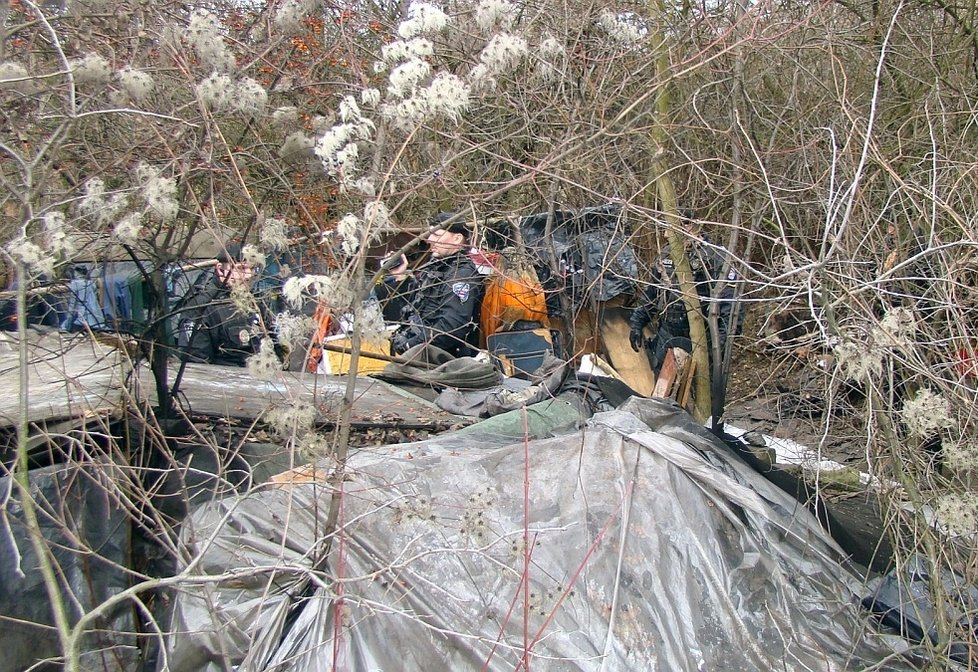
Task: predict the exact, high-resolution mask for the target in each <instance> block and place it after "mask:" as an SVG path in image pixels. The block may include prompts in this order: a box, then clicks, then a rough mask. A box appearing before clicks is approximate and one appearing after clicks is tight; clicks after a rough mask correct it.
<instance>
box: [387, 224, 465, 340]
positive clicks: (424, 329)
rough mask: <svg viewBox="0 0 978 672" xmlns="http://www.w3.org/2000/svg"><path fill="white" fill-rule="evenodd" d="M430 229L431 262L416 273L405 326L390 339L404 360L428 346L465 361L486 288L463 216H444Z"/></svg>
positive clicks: (405, 317)
mask: <svg viewBox="0 0 978 672" xmlns="http://www.w3.org/2000/svg"><path fill="white" fill-rule="evenodd" d="M431 226H432V227H433V230H432V231H431V233H430V234H429V235H428V238H427V241H426V242H427V244H428V247H429V249H430V250H431V257H432V258H431V261H429V262H428V263H426V264H425V265H424V266H422V267H421V268H420V269H419V270H418V272H417V274H416V281H415V282H416V286H415V287H414V288H413V291H412V292H411V294H410V296H411V301H409V305H408V306H406V309H405V315H404V316H403V320H402V321H403V322H404V323H403V324H402V326H401V327H400V328H399V329H398V330H397V331H396V332H394V335H393V336H392V337H391V351H392V352H393V353H394V354H395V355H400V354H402V353H403V352H405V351H406V350H408V349H409V348H411V347H413V346H415V345H420V344H421V343H429V344H431V345H434V346H435V347H437V348H440V349H442V350H445V351H446V352H448V353H450V354H452V355H455V356H456V357H461V356H465V355H468V354H469V353H470V351H471V348H470V347H469V344H468V340H469V338H470V337H471V335H472V333H473V332H474V330H475V327H476V324H477V322H478V320H479V315H478V314H477V307H478V306H479V305H480V304H481V301H482V295H483V291H484V289H485V285H484V283H483V279H482V276H481V275H480V274H479V272H478V270H477V269H476V267H475V264H474V263H472V260H471V258H470V257H469V254H468V253H469V229H468V227H467V226H466V225H465V221H464V220H463V218H462V216H461V215H460V214H457V213H453V212H443V213H440V214H438V215H436V216H435V217H434V218H433V219H432V220H431Z"/></svg>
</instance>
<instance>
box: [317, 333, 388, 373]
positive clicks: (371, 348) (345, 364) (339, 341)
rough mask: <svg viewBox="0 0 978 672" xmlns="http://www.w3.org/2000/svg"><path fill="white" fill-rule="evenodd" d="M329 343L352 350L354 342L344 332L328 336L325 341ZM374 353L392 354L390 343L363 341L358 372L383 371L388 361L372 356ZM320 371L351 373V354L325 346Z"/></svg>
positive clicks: (332, 345)
mask: <svg viewBox="0 0 978 672" xmlns="http://www.w3.org/2000/svg"><path fill="white" fill-rule="evenodd" d="M324 342H325V343H326V344H327V345H329V346H331V347H336V348H343V349H346V350H350V349H351V348H352V344H351V342H350V338H349V337H347V336H344V335H343V334H337V335H335V336H328V337H326V340H325V341H324ZM371 353H372V354H378V355H387V356H389V355H390V343H388V342H387V341H384V342H383V343H367V342H364V343H362V347H361V348H360V359H359V360H358V361H357V373H358V374H364V373H376V372H377V371H382V370H383V369H384V367H385V366H387V364H388V362H387V360H384V359H376V358H374V357H371V356H370V355H371ZM319 373H325V374H326V375H328V376H342V375H345V374H348V373H350V354H349V353H348V352H335V351H334V350H328V349H326V348H323V358H322V359H321V360H320V362H319Z"/></svg>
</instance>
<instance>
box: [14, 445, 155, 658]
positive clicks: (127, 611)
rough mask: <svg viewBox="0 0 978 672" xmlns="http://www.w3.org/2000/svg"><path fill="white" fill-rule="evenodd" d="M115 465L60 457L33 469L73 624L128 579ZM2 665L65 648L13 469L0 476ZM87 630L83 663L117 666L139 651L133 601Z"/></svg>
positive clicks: (122, 587)
mask: <svg viewBox="0 0 978 672" xmlns="http://www.w3.org/2000/svg"><path fill="white" fill-rule="evenodd" d="M112 473H113V469H112V467H111V465H107V464H104V463H101V462H94V463H87V464H69V465H55V466H51V467H45V468H42V469H33V470H31V471H30V483H31V492H32V494H33V495H34V501H35V503H36V505H37V506H38V507H39V511H38V518H39V523H40V527H41V531H42V533H43V535H44V539H45V540H46V541H47V544H48V548H49V549H50V550H51V554H52V556H53V560H54V563H55V565H56V570H55V571H56V572H57V574H58V576H59V578H60V583H61V595H62V599H63V600H64V603H65V605H66V607H67V610H68V616H69V620H70V621H71V623H72V625H73V624H75V623H76V622H77V621H78V618H79V616H80V615H81V614H82V613H85V612H88V611H89V610H91V609H92V608H93V607H95V606H97V605H99V604H101V603H102V602H104V601H105V600H106V599H108V598H109V597H111V596H113V595H115V594H116V593H118V592H119V591H121V590H125V589H126V588H128V587H129V576H128V571H127V570H126V569H125V568H126V567H128V566H129V560H130V558H129V529H130V528H129V518H128V516H127V515H126V513H125V511H124V510H123V509H122V507H121V506H120V505H119V503H118V501H117V500H115V499H114V498H113V497H111V496H110V494H109V493H111V492H114V491H116V488H115V487H113V486H110V485H108V484H107V483H106V482H105V479H106V478H109V474H112ZM0 504H2V511H0V619H2V620H0V631H2V632H3V637H2V643H3V645H2V648H0V672H15V671H20V670H25V669H27V668H29V667H31V665H33V664H35V663H37V662H38V661H40V660H44V659H45V658H52V657H58V656H60V655H61V647H60V643H59V641H58V636H57V633H56V631H55V630H54V628H52V627H51V626H52V625H53V623H54V617H53V613H52V611H51V602H50V600H49V599H48V592H47V589H46V588H45V585H44V579H43V577H42V575H41V571H40V569H39V564H38V560H37V555H36V553H35V552H34V547H33V546H32V544H31V542H30V536H29V535H28V532H27V529H26V526H25V523H24V511H23V508H22V507H21V504H20V497H19V494H18V492H17V488H16V487H15V486H14V485H13V483H12V480H11V477H10V476H6V477H3V478H0ZM94 625H95V626H97V627H98V631H95V632H92V633H90V634H89V635H86V637H85V640H84V642H83V644H82V647H81V648H82V650H83V651H86V652H87V653H86V654H85V657H84V660H83V664H84V665H85V669H89V670H119V669H124V668H126V667H127V666H128V665H131V664H132V661H133V660H134V659H135V656H136V649H135V644H136V638H135V634H134V632H135V628H134V626H133V613H132V609H131V605H129V604H123V605H121V606H120V607H119V608H118V609H116V610H115V611H112V612H110V613H108V614H107V618H104V619H99V620H97V621H96V622H95V623H94Z"/></svg>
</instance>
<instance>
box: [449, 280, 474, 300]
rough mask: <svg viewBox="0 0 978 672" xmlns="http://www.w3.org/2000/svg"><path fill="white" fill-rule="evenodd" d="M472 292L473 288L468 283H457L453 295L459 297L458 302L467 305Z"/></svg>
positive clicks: (453, 288) (454, 284) (453, 287)
mask: <svg viewBox="0 0 978 672" xmlns="http://www.w3.org/2000/svg"><path fill="white" fill-rule="evenodd" d="M471 292H472V288H471V287H470V286H469V283H467V282H456V283H453V284H452V294H454V295H455V296H457V297H458V300H459V301H461V302H462V303H465V302H466V301H468V300H469V294H470V293H471Z"/></svg>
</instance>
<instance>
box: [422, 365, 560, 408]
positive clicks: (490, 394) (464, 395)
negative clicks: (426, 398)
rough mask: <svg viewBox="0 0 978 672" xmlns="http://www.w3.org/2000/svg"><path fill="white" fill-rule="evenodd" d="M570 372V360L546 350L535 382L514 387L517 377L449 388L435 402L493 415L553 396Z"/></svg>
mask: <svg viewBox="0 0 978 672" xmlns="http://www.w3.org/2000/svg"><path fill="white" fill-rule="evenodd" d="M569 372H570V367H569V366H568V365H567V362H565V361H564V360H562V359H559V358H557V357H554V356H553V355H551V354H550V353H547V354H546V355H544V359H543V364H542V365H541V366H540V368H539V369H537V370H536V371H535V372H534V373H533V376H532V377H531V379H532V382H530V383H529V384H527V385H519V384H517V385H515V386H513V381H514V379H511V378H509V379H506V380H505V381H504V382H503V384H501V385H497V386H495V387H492V388H490V389H488V390H460V389H458V388H454V387H447V388H445V389H444V390H442V391H441V393H440V394H439V395H438V397H437V398H436V399H435V404H436V405H438V407H439V408H441V409H443V410H445V411H448V412H449V413H455V414H457V415H466V416H470V417H478V418H491V417H492V416H494V415H499V414H500V413H505V412H507V411H512V410H515V409H517V408H520V407H522V406H528V405H531V404H535V403H537V402H540V401H544V400H546V399H553V398H554V397H556V396H557V394H558V393H559V392H560V388H561V386H562V385H563V383H564V381H565V380H566V379H567V374H568V373H569Z"/></svg>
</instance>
